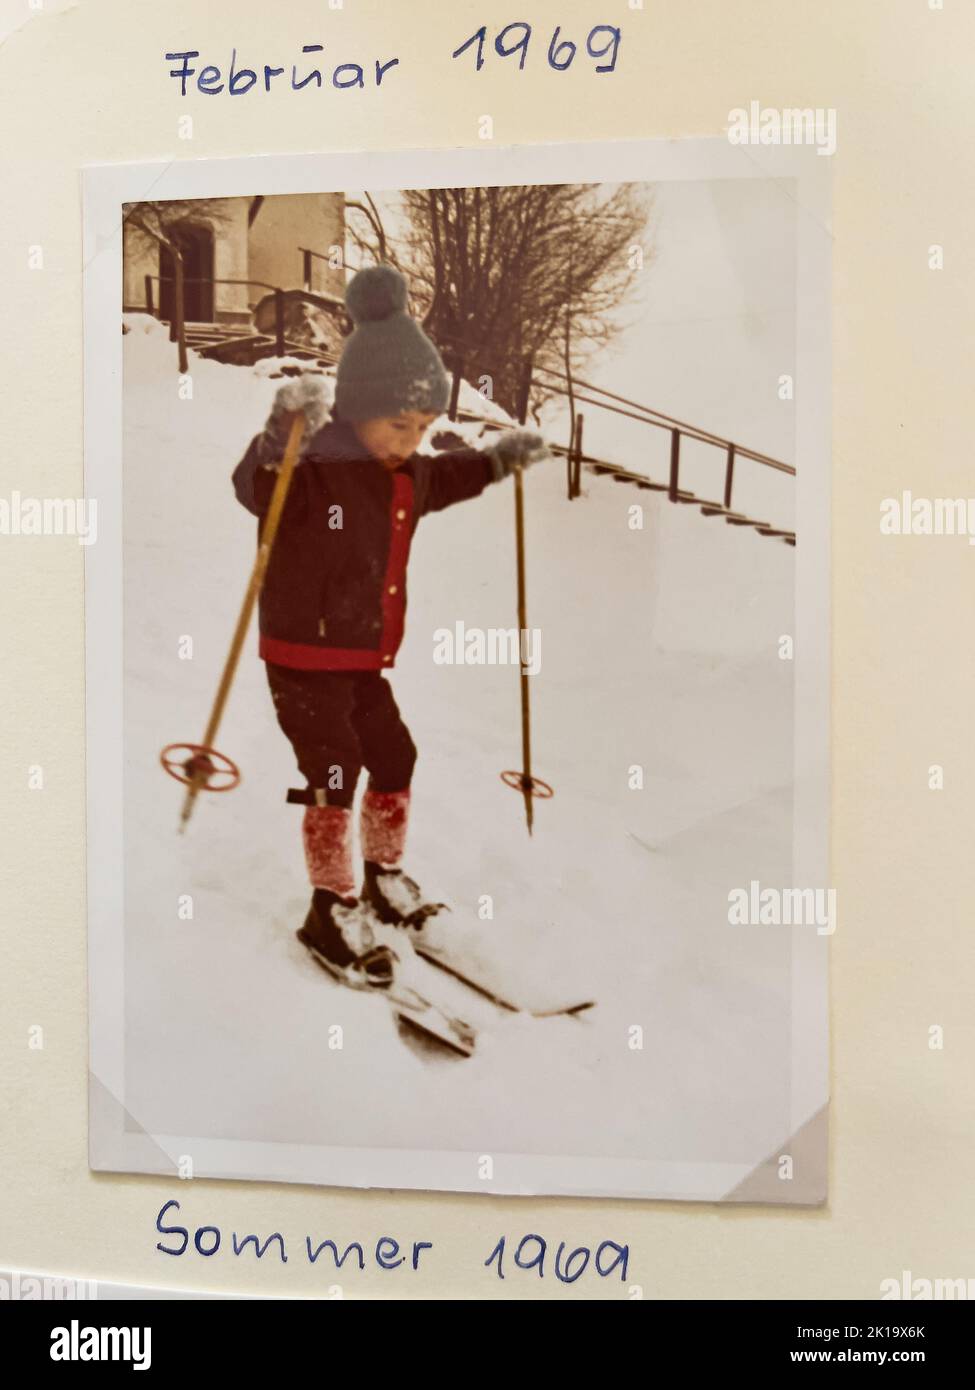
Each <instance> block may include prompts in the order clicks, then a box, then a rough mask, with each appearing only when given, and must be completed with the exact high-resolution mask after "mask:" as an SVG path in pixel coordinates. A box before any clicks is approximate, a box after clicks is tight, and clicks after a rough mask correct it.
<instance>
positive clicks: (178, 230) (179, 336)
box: [122, 198, 230, 372]
mask: <svg viewBox="0 0 975 1390" xmlns="http://www.w3.org/2000/svg"><path fill="white" fill-rule="evenodd" d="M229 217H230V213H229V212H228V209H227V206H226V202H225V200H224V199H222V198H182V199H170V200H167V201H164V202H140V203H126V204H125V206H124V210H123V217H122V223H123V227H125V226H128V227H133V228H135V229H136V230H137V232H139V233H141V234H142V235H143V236H146V237H148V238H149V239H150V240H152V241H155V242H156V243H158V245H160V246H165V248H166V250H167V251H168V252H169V254H170V255H171V256H172V258H173V275H174V285H173V317H172V321H171V323H170V334H169V336H170V338H171V339H172V340H173V341H174V342H175V343H177V344H178V353H179V370H180V371H181V372H185V371H186V370H187V368H188V366H189V360H188V358H187V355H186V325H185V323H184V314H183V304H184V296H185V274H186V271H185V262H184V259H183V248H182V241H183V234H184V233H185V232H187V231H188V230H189V229H190V228H191V227H194V226H198V225H199V223H200V222H209V223H212V224H222V223H225V222H227V221H228V220H229Z"/></svg>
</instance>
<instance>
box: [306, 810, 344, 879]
mask: <svg viewBox="0 0 975 1390" xmlns="http://www.w3.org/2000/svg"><path fill="white" fill-rule="evenodd" d="M301 838H302V842H303V844H304V847H305V862H306V863H307V865H308V877H309V879H310V880H311V885H312V887H313V888H327V889H329V890H330V891H331V892H333V893H337V894H338V895H339V897H340V898H351V897H354V896H355V878H354V875H353V872H352V812H351V811H350V809H349V808H348V807H347V806H306V807H305V817H304V820H303V821H302V826H301Z"/></svg>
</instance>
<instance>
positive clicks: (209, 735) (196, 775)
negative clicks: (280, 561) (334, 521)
mask: <svg viewBox="0 0 975 1390" xmlns="http://www.w3.org/2000/svg"><path fill="white" fill-rule="evenodd" d="M304 432H305V416H304V413H303V412H301V411H299V412H298V413H297V415H296V416H295V418H294V420H293V421H292V423H291V429H290V431H289V432H288V442H287V444H286V446H285V450H284V459H283V460H282V463H281V467H280V469H279V470H278V476H277V479H276V480H275V484H274V491H273V492H272V493H271V501H270V504H269V505H268V509H267V514H266V516H265V518H264V525H263V527H262V528H261V539H260V543H259V545H258V547H257V555H256V557H255V559H254V568H253V569H252V570H251V577H250V582H249V583H248V585H247V592H246V593H245V594H244V602H243V604H242V605H241V609H240V616H239V617H238V619H237V626H236V627H235V629H234V635H233V638H232V639H231V642H230V651H229V652H228V653H227V660H226V661H225V663H224V668H223V674H222V675H221V677H220V684H219V686H218V687H217V695H216V699H215V700H214V702H213V709H212V710H211V711H210V718H209V720H208V721H207V726H206V731H205V733H204V735H203V740H202V747H203V749H204V750H206V751H205V752H204V754H203V757H202V758H200V759H198V763H199V766H198V768H197V770H195V771H194V772H193V774H192V777H191V779H190V782H189V789H188V791H187V793H186V796H185V798H184V799H183V809H182V811H181V812H180V817H179V830H180V834H182V832H183V830H184V829H185V828H186V825H187V823H188V821H189V818H190V816H191V815H192V813H193V806H194V803H195V802H196V797H197V793H198V792H199V791H200V790H201V789H202V787H203V786H204V785H205V784H206V781H207V774H208V772H209V771H210V770H211V764H210V763H209V759H208V757H207V754H208V753H209V752H210V751H212V749H213V741H214V739H215V738H216V736H217V730H218V728H219V727H220V720H221V718H222V717H223V711H224V706H225V705H226V703H227V696H228V695H229V694H230V686H231V683H232V681H233V678H234V673H235V671H236V670H237V662H238V660H239V659H240V653H241V649H242V648H243V645H244V638H245V637H246V636H247V628H248V626H249V625H250V620H251V614H252V613H253V611H254V604H255V603H256V602H257V596H258V594H259V593H260V592H261V586H262V584H263V583H264V575H265V574H266V573H267V566H268V561H269V560H270V558H271V548H272V546H273V545H274V538H275V536H276V535H277V533H278V523H279V522H280V520H281V513H282V512H283V511H284V504H285V501H286V499H287V496H288V488H289V487H290V485H291V477H292V474H293V473H294V471H295V465H296V463H297V462H298V454H299V451H300V449H301V439H302V436H303V434H304Z"/></svg>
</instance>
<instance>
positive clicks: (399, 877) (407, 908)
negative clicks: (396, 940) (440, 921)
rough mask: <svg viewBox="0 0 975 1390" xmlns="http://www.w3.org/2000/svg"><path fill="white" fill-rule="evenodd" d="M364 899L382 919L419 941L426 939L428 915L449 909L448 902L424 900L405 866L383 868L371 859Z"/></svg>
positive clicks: (363, 893) (364, 881)
mask: <svg viewBox="0 0 975 1390" xmlns="http://www.w3.org/2000/svg"><path fill="white" fill-rule="evenodd" d="M361 898H362V901H363V902H364V903H367V904H368V905H369V907H370V908H372V911H373V912H374V913H375V915H376V917H377V918H378V919H379V921H380V922H385V923H386V924H387V925H389V926H393V927H402V928H403V929H404V930H406V931H407V932H408V933H409V935H410V936H411V937H413V938H414V940H416V941H417V942H421V941H423V940H424V930H423V929H424V926H425V924H426V921H427V919H428V918H430V917H433V916H435V915H436V914H437V913H438V912H449V911H450V909H449V908H448V907H447V904H446V903H428V902H424V900H423V894H422V892H421V891H420V886H419V884H418V883H416V882H415V881H414V880H413V879H412V878H409V877H408V876H407V875H406V874H404V872H403V870H402V869H384V868H383V866H382V865H381V864H374V863H373V862H372V860H371V859H367V860H366V861H365V878H364V879H363V883H362V894H361Z"/></svg>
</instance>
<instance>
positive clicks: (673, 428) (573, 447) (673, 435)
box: [438, 333, 796, 511]
mask: <svg viewBox="0 0 975 1390" xmlns="http://www.w3.org/2000/svg"><path fill="white" fill-rule="evenodd" d="M438 336H439V337H440V338H441V339H443V340H444V341H446V342H447V343H452V344H454V357H455V360H454V362H453V373H454V384H453V391H452V393H451V413H452V412H453V411H454V410H455V409H456V405H457V397H458V393H459V389H460V379H461V377H462V376H463V373H464V365H465V364H464V356H465V353H467V354H470V353H472V352H473V351H475V349H474V348H473V347H472V345H471V344H470V343H469V342H465V341H464V340H463V339H461V338H458V337H456V336H454V335H453V334H450V333H442V334H439V335H438ZM525 362H526V371H527V379H528V383H529V387H530V386H531V385H534V384H535V372H536V371H538V372H542V373H545V374H547V375H548V376H554V377H557V378H558V379H559V380H560V381H562V382H571V385H572V396H573V399H574V401H579V402H582V403H584V404H587V405H595V406H598V407H599V409H600V410H608V411H611V412H612V413H613V414H614V415H624V416H626V417H627V418H628V419H631V420H637V421H639V422H640V423H641V424H644V425H652V426H654V428H656V429H663V430H667V431H668V432H669V434H670V468H669V478H668V484H667V491H668V495H669V497H670V500H671V501H672V502H676V501H677V500H678V494H679V492H680V443H681V440H682V439H693V440H695V441H696V442H697V443H699V444H710V445H712V446H713V447H715V448H720V449H723V450H724V452H725V476H724V493H723V507H724V510H725V511H730V510H731V495H732V490H733V486H734V477H735V463H736V462H737V460H738V459H748V460H749V461H750V462H754V463H759V464H761V465H762V466H763V467H764V468H772V469H774V470H775V471H776V472H779V473H787V474H789V476H790V477H795V476H796V470H795V468H794V466H793V465H792V464H791V463H783V462H782V460H781V459H776V458H773V457H772V456H771V454H763V453H761V452H760V451H759V450H757V449H749V448H747V447H746V446H744V445H741V444H736V443H735V442H734V440H731V439H725V438H724V437H723V436H722V435H719V434H714V433H712V432H711V431H710V430H705V429H701V428H699V427H698V426H697V425H691V424H688V423H687V422H686V421H684V420H678V419H677V417H676V416H674V415H667V414H666V413H665V412H664V411H662V410H655V409H653V407H651V406H645V405H643V404H642V403H641V402H640V401H632V400H629V399H628V398H627V397H626V396H621V395H619V394H618V393H617V392H615V391H610V390H608V389H607V388H606V387H603V386H596V385H594V384H593V383H592V382H589V381H580V380H579V378H577V377H571V378H570V377H569V376H568V374H567V373H566V372H560V371H558V370H557V369H556V368H554V367H545V366H541V367H538V368H536V367H535V365H534V354H529V356H528V357H527V358H526V359H525ZM538 384H539V386H541V388H542V389H543V390H545V391H551V392H554V393H556V394H558V395H562V396H567V395H568V394H569V392H568V390H567V389H566V387H565V386H554V385H552V384H551V383H546V382H545V381H540V382H539V383H538ZM580 386H581V387H582V388H583V390H585V391H590V392H595V393H596V396H592V395H589V396H585V395H580V394H579V391H578V388H579V387H580ZM599 396H602V397H608V399H603V400H600V399H598V397H599ZM613 401H616V402H619V404H615V405H614V404H611V403H610V402H613ZM626 406H629V407H632V408H631V409H624V407H626ZM566 456H567V460H568V467H569V497H570V498H572V497H577V496H579V491H578V486H577V482H576V481H574V478H577V475H578V468H579V464H580V460H581V457H582V417H581V416H580V417H579V418H578V419H577V420H576V422H575V428H574V437H573V439H572V441H571V443H570V445H569V448H568V450H567V451H566ZM573 470H575V472H573Z"/></svg>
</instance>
